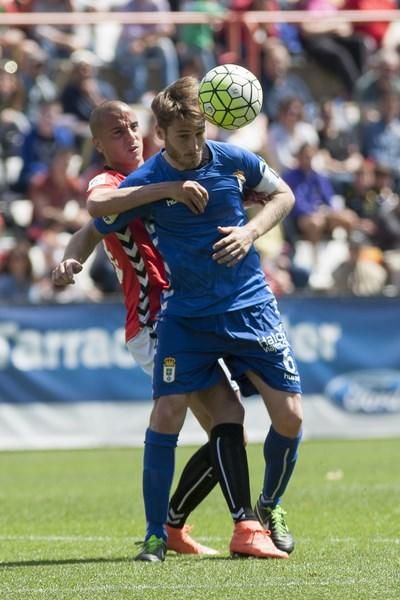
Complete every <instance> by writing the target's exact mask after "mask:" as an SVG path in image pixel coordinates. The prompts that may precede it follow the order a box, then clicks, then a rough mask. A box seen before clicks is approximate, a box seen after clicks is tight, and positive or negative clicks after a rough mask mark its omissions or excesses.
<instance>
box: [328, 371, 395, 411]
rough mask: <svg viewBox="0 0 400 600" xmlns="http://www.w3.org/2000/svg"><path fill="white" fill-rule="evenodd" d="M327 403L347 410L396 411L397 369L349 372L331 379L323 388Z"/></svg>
mask: <svg viewBox="0 0 400 600" xmlns="http://www.w3.org/2000/svg"><path fill="white" fill-rule="evenodd" d="M325 394H326V396H327V397H328V398H329V400H330V401H331V402H333V403H334V404H336V405H337V406H339V407H340V408H342V409H344V410H346V411H348V412H351V413H365V414H373V415H376V414H384V413H396V412H400V371H392V370H386V369H377V370H369V371H353V372H350V373H346V374H345V375H339V376H338V377H335V378H334V379H332V380H331V381H330V382H329V383H328V385H327V386H326V388H325Z"/></svg>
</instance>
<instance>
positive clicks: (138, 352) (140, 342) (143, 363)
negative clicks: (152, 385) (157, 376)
mask: <svg viewBox="0 0 400 600" xmlns="http://www.w3.org/2000/svg"><path fill="white" fill-rule="evenodd" d="M151 332H152V330H151V329H150V328H149V327H143V329H141V330H140V331H139V333H138V334H137V335H135V337H133V338H131V339H130V340H129V341H128V342H127V343H126V345H127V348H128V350H129V353H130V355H131V356H132V357H133V359H134V360H135V362H137V364H138V365H139V367H141V368H142V369H143V371H144V372H145V373H147V375H150V376H152V375H153V367H154V352H155V344H156V340H155V339H154V337H151V336H150V333H151Z"/></svg>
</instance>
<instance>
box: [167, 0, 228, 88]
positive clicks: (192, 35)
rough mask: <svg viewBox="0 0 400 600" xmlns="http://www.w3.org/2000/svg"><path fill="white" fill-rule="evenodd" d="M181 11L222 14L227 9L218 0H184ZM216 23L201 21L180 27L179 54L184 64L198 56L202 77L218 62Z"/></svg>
mask: <svg viewBox="0 0 400 600" xmlns="http://www.w3.org/2000/svg"><path fill="white" fill-rule="evenodd" d="M180 11H182V12H185V11H189V12H204V13H206V14H207V15H210V16H222V15H223V14H224V13H225V9H224V7H223V6H221V3H220V2H218V1H217V0H184V2H182V4H181V6H180ZM216 28H217V26H216V25H213V24H211V23H199V24H188V25H181V26H180V27H179V36H178V37H179V54H180V59H181V62H182V65H185V64H186V63H187V62H188V61H191V60H193V59H194V58H196V59H197V60H198V61H199V62H200V69H199V73H198V76H199V77H202V76H203V75H205V73H206V72H207V71H209V70H210V69H212V68H213V67H215V65H216V64H217V55H218V50H217V47H216V35H215V33H216Z"/></svg>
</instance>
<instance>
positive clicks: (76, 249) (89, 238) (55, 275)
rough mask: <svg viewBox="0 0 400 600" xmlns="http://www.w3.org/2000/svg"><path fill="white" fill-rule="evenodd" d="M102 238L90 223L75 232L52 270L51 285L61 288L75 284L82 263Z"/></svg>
mask: <svg viewBox="0 0 400 600" xmlns="http://www.w3.org/2000/svg"><path fill="white" fill-rule="evenodd" d="M102 238H103V235H102V234H101V233H99V232H98V231H97V229H96V228H95V227H94V226H93V225H92V223H87V225H84V227H81V229H79V230H78V231H76V232H75V233H74V235H73V236H72V237H71V239H70V240H69V242H68V244H67V247H66V248H65V251H64V256H63V259H62V261H61V262H60V263H59V264H58V265H57V266H56V267H55V269H53V272H52V274H51V278H52V282H53V284H54V285H55V286H58V287H63V286H66V285H69V284H72V283H75V275H76V274H77V273H79V272H80V271H81V270H82V267H83V264H84V262H85V261H86V260H87V258H88V257H89V256H90V254H91V253H92V252H93V250H94V249H95V248H96V246H97V244H98V243H99V241H100V240H101V239H102Z"/></svg>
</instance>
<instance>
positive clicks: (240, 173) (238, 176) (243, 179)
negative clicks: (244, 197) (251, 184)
mask: <svg viewBox="0 0 400 600" xmlns="http://www.w3.org/2000/svg"><path fill="white" fill-rule="evenodd" d="M233 175H234V177H236V179H237V180H238V184H239V189H240V191H241V192H243V188H244V185H245V183H246V177H245V176H244V173H243V171H235V172H234V173H233Z"/></svg>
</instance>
